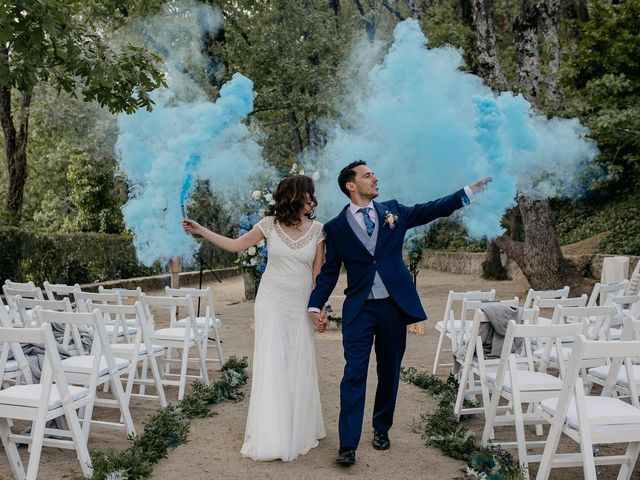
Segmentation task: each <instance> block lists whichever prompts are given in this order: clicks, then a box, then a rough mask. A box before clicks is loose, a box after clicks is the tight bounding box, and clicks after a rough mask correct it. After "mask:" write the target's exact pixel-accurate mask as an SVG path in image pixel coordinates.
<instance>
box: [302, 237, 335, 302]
mask: <svg viewBox="0 0 640 480" xmlns="http://www.w3.org/2000/svg"><path fill="white" fill-rule="evenodd" d="M325 235H326V236H325V246H326V251H325V254H324V265H323V266H322V269H321V270H320V273H319V274H318V276H317V277H316V286H315V288H314V289H313V291H312V292H311V296H310V297H309V309H310V310H312V309H313V310H315V309H317V310H318V311H319V310H322V307H324V304H325V303H327V300H328V299H329V295H331V292H333V289H334V288H335V286H336V283H338V277H339V276H340V267H341V266H342V259H341V258H340V256H339V255H338V252H337V251H336V248H335V243H334V239H333V237H332V235H330V234H329V232H328V231H326V228H325Z"/></svg>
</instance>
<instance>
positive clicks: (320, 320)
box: [308, 312, 327, 333]
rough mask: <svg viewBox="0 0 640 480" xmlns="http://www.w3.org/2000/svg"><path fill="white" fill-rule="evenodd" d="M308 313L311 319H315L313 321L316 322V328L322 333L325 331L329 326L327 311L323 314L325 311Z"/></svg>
mask: <svg viewBox="0 0 640 480" xmlns="http://www.w3.org/2000/svg"><path fill="white" fill-rule="evenodd" d="M308 313H309V317H310V318H311V320H313V323H315V324H316V330H318V332H320V333H322V332H324V331H325V329H326V328H327V324H326V322H325V319H324V316H325V315H326V313H325V314H323V312H308Z"/></svg>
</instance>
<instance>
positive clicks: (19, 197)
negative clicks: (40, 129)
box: [0, 52, 32, 225]
mask: <svg viewBox="0 0 640 480" xmlns="http://www.w3.org/2000/svg"><path fill="white" fill-rule="evenodd" d="M3 53H5V52H0V56H2V55H3ZM31 97H32V95H31V94H23V95H22V99H21V102H20V124H19V126H18V128H17V129H16V126H15V123H14V120H15V119H14V114H13V111H12V108H11V89H10V88H7V87H5V86H0V124H2V131H3V133H4V143H5V156H6V157H7V171H8V177H9V186H8V188H7V197H6V207H7V214H8V218H7V221H8V223H9V224H10V225H18V223H19V221H20V211H21V210H22V204H23V203H24V187H25V185H26V183H27V176H28V170H27V141H28V138H29V106H30V105H31Z"/></svg>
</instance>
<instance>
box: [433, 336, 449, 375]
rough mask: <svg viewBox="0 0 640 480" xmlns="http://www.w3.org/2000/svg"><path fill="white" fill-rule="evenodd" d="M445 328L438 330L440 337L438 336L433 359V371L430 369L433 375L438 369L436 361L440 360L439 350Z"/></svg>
mask: <svg viewBox="0 0 640 480" xmlns="http://www.w3.org/2000/svg"><path fill="white" fill-rule="evenodd" d="M445 330H446V328H443V329H442V331H441V332H440V337H439V338H438V347H437V348H436V357H435V358H434V360H433V371H432V373H433V375H435V374H436V372H437V370H438V362H439V360H440V352H441V350H442V344H443V342H444V336H445Z"/></svg>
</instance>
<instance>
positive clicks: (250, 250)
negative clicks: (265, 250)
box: [247, 247, 257, 257]
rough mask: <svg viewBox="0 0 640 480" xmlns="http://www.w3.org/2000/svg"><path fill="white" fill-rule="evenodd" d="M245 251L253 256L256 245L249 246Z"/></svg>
mask: <svg viewBox="0 0 640 480" xmlns="http://www.w3.org/2000/svg"><path fill="white" fill-rule="evenodd" d="M247 253H248V254H249V255H251V256H252V257H253V256H254V255H255V254H256V253H257V250H256V247H249V250H247Z"/></svg>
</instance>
